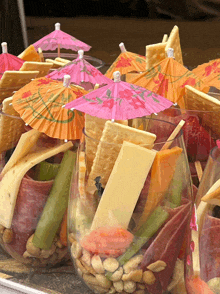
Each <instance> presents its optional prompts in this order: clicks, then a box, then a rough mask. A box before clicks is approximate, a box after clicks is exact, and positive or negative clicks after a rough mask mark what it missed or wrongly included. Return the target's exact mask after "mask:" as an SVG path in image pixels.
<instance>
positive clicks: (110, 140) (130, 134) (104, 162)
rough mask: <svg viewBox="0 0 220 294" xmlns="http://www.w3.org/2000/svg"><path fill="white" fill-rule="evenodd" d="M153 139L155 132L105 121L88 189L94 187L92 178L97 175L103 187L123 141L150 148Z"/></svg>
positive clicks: (154, 138)
mask: <svg viewBox="0 0 220 294" xmlns="http://www.w3.org/2000/svg"><path fill="white" fill-rule="evenodd" d="M155 140H156V135H155V134H152V133H149V132H145V131H141V130H137V129H135V128H132V127H128V126H124V125H122V124H118V123H113V122H111V121H107V122H106V123H105V128H104V130H103V132H102V136H101V138H100V142H99V144H98V147H97V152H96V155H95V159H94V161H93V165H92V169H91V172H90V174H89V179H88V183H87V188H88V191H92V190H93V189H94V188H95V185H94V183H95V182H94V180H95V178H96V177H98V176H101V180H100V182H101V184H102V186H103V187H105V185H106V183H107V181H108V178H109V176H110V174H111V171H112V169H113V166H114V164H115V160H116V159H117V156H118V153H119V151H120V149H121V146H122V144H123V141H127V142H130V143H133V144H136V145H141V146H144V147H146V148H148V149H152V147H153V143H154V141H155Z"/></svg>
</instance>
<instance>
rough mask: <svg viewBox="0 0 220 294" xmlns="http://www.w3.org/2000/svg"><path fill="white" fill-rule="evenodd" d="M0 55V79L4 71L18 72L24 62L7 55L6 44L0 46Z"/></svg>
mask: <svg viewBox="0 0 220 294" xmlns="http://www.w3.org/2000/svg"><path fill="white" fill-rule="evenodd" d="M1 45H2V54H0V79H1V77H2V76H3V73H4V72H5V71H6V70H19V69H20V68H21V66H22V64H23V63H24V60H22V59H20V58H18V57H16V56H14V55H12V54H9V53H8V49H7V43H6V42H3V43H2V44H1Z"/></svg>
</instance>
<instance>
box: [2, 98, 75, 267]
mask: <svg viewBox="0 0 220 294" xmlns="http://www.w3.org/2000/svg"><path fill="white" fill-rule="evenodd" d="M0 116H1V118H0V122H1V132H0V146H1V147H0V156H1V167H0V168H1V174H0V177H1V181H0V195H1V196H0V197H1V206H0V210H1V213H0V215H1V217H0V243H1V245H2V247H3V248H4V250H5V251H6V252H7V253H9V254H10V255H11V256H12V257H13V258H15V259H17V260H18V261H20V262H22V263H24V264H26V265H28V266H31V267H45V266H53V265H55V264H57V263H59V262H61V261H65V260H68V259H69V254H68V247H67V202H68V197H69V194H68V193H69V190H68V187H69V183H70V179H71V174H72V170H73V166H74V163H75V157H76V153H75V152H74V151H73V150H74V147H73V146H74V144H76V142H73V143H72V142H67V143H65V142H64V141H62V140H58V139H53V138H49V137H48V136H46V135H45V134H43V133H40V132H38V131H36V130H34V129H31V128H28V127H26V126H25V124H24V122H23V121H22V119H21V118H20V117H19V116H18V114H17V113H16V112H15V111H14V109H13V108H12V106H11V98H10V99H9V101H8V99H6V100H4V105H3V108H2V112H1V114H0Z"/></svg>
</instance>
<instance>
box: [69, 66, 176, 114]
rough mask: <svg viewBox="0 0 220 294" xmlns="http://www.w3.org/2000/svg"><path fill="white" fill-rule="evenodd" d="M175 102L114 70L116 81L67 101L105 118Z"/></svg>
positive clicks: (147, 111)
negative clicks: (134, 82) (138, 84)
mask: <svg viewBox="0 0 220 294" xmlns="http://www.w3.org/2000/svg"><path fill="white" fill-rule="evenodd" d="M172 104H173V103H172V102H170V101H169V100H167V99H166V98H164V97H162V96H159V95H157V94H155V93H153V92H151V91H148V90H146V89H144V88H141V87H139V86H135V85H132V84H130V83H126V82H122V81H121V80H120V72H119V71H116V72H115V73H114V82H113V83H111V84H109V85H107V86H104V87H102V88H100V89H97V90H94V91H92V92H90V93H89V94H87V95H84V96H82V97H80V98H79V99H77V100H75V101H72V102H70V103H68V104H66V105H65V108H67V109H77V110H80V111H82V112H84V113H87V114H90V115H92V116H96V117H99V118H103V119H113V120H126V119H132V118H136V117H142V116H146V115H150V114H152V113H157V112H160V111H163V110H164V109H167V108H169V107H170V106H171V105H172Z"/></svg>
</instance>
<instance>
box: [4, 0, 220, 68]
mask: <svg viewBox="0 0 220 294" xmlns="http://www.w3.org/2000/svg"><path fill="white" fill-rule="evenodd" d="M19 4H20V6H19ZM21 4H22V9H23V10H22V9H21ZM21 12H22V13H23V17H24V18H23V24H24V21H25V27H26V37H27V39H26V41H25V39H24V31H22V18H21V16H22V13H21ZM219 17H220V0H185V1H183V0H177V1H173V0H81V1H76V0H75V1H72V0H63V1H54V0H38V1H36V0H0V41H1V42H3V41H5V42H7V43H8V49H9V53H11V54H15V55H18V54H20V53H21V52H22V51H23V50H24V48H25V47H26V45H27V44H28V45H30V44H32V43H34V42H36V41H37V40H38V39H40V38H42V37H43V36H45V35H46V34H48V33H50V32H51V31H53V30H54V24H55V23H56V22H60V23H61V30H63V31H65V32H66V33H68V34H71V35H73V36H74V37H76V38H77V39H80V40H81V41H83V42H85V43H87V44H89V45H91V46H92V49H91V50H90V51H89V55H91V56H94V57H97V58H100V59H102V60H104V61H105V62H106V64H111V63H112V62H113V61H114V60H115V58H116V57H117V56H118V54H119V53H120V52H119V47H118V45H119V43H120V42H124V43H125V47H126V49H127V50H128V51H131V52H134V53H138V54H142V55H145V46H146V45H149V44H154V43H159V42H161V41H162V38H163V35H164V34H168V35H169V33H170V31H171V30H172V28H173V26H174V25H178V27H179V32H180V41H181V46H182V51H183V59H184V63H185V64H186V65H187V66H189V67H195V66H197V65H198V64H200V63H203V62H206V61H208V60H209V59H215V58H219V49H218V48H219V47H220V39H219V30H220V22H219Z"/></svg>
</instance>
